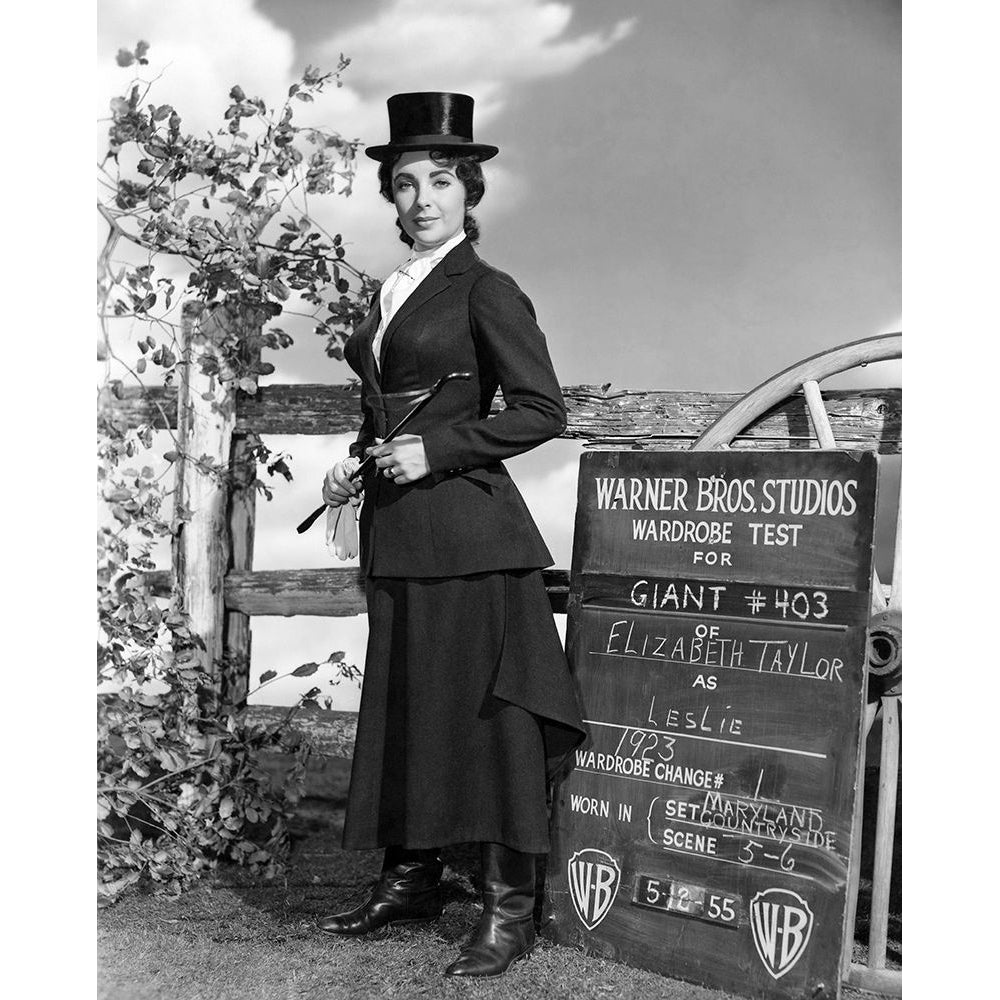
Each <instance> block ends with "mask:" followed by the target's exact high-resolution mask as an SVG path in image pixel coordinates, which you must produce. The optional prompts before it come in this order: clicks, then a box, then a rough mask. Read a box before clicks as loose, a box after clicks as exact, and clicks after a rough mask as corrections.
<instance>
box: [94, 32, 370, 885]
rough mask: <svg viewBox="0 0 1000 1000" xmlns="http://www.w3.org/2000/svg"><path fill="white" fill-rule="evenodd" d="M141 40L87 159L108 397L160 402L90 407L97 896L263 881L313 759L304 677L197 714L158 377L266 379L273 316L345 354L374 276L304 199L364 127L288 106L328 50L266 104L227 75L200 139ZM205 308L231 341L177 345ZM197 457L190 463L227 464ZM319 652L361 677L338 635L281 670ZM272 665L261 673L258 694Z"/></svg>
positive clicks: (336, 181) (263, 454) (313, 698)
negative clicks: (173, 584) (193, 369)
mask: <svg viewBox="0 0 1000 1000" xmlns="http://www.w3.org/2000/svg"><path fill="white" fill-rule="evenodd" d="M148 51H149V46H148V44H147V43H146V42H139V43H138V44H137V45H136V46H135V48H134V49H131V50H128V49H121V50H120V51H119V52H118V55H117V62H118V65H119V66H120V67H121V68H122V70H123V72H127V73H128V74H129V75H130V77H131V78H130V79H129V80H128V82H127V84H126V85H125V86H124V88H123V93H122V95H119V96H115V97H113V98H112V99H111V101H110V117H109V118H108V119H107V123H108V131H107V153H106V155H105V157H104V159H103V161H102V162H101V163H100V164H99V165H98V181H99V186H100V192H101V194H100V196H99V199H98V205H97V209H98V212H99V213H100V215H101V216H102V217H103V219H104V221H105V222H106V224H107V226H108V237H107V241H106V243H105V246H104V249H103V251H102V253H101V255H100V258H99V261H98V316H99V320H100V335H99V338H98V359H99V360H101V361H103V362H104V382H103V384H102V386H101V397H100V398H102V399H106V398H107V397H108V395H111V396H114V395H116V394H119V395H120V394H121V388H122V385H123V384H128V383H132V384H134V385H137V386H140V387H141V389H142V391H143V392H144V393H146V394H148V396H149V398H150V400H152V402H153V409H154V410H156V409H157V408H159V410H160V417H162V419H159V420H156V419H154V420H151V421H149V422H146V423H142V424H139V425H138V426H129V424H128V422H127V421H125V420H123V419H118V418H116V417H115V415H114V408H113V407H106V406H99V415H98V442H97V457H98V466H97V478H98V485H99V490H100V494H101V498H102V500H103V504H104V510H105V511H106V517H105V519H104V523H103V524H101V525H100V527H99V530H98V594H97V608H98V651H97V681H98V701H97V709H98V731H97V736H98V754H97V759H98V778H97V812H98V824H97V834H98V880H99V881H98V892H99V897H100V899H101V900H102V901H105V902H109V901H113V900H114V899H116V898H117V897H118V896H119V895H120V894H121V893H122V891H124V890H125V889H126V888H127V887H128V886H130V885H133V884H136V883H143V884H145V885H148V886H149V887H150V888H152V889H153V890H154V891H166V892H173V893H176V892H180V891H181V890H182V889H183V888H184V887H185V886H187V885H188V884H190V882H191V881H192V880H193V879H196V878H197V877H199V875H201V874H202V873H203V872H204V871H206V870H208V869H211V868H213V867H215V866H216V865H217V864H218V863H219V862H220V861H223V860H228V861H233V862H237V863H240V864H243V865H247V866H249V868H250V869H251V871H253V872H256V873H260V874H261V875H264V876H269V875H272V874H274V873H275V872H276V871H278V870H279V868H280V866H281V864H282V860H283V857H284V855H285V853H286V850H287V839H288V838H287V820H288V818H289V815H290V811H291V809H292V808H293V807H294V805H295V803H296V801H297V798H298V795H299V794H300V788H301V779H302V777H303V775H304V769H305V763H306V760H307V757H308V754H309V747H308V745H307V744H305V743H304V742H302V741H301V740H299V739H298V738H297V737H296V736H295V735H294V734H293V733H292V732H291V731H290V727H289V726H288V724H287V723H288V722H290V721H291V719H292V717H293V716H294V713H295V711H296V710H297V709H298V707H299V706H301V705H302V704H307V703H311V704H318V703H319V701H320V700H321V696H322V695H323V691H322V689H321V688H320V687H312V688H310V689H309V690H308V691H306V692H304V693H303V694H302V696H301V698H300V699H299V703H298V705H296V706H293V707H292V708H291V709H290V710H289V712H288V714H287V716H286V718H285V720H284V721H283V722H282V723H280V724H277V725H271V726H266V727H265V726H254V725H251V724H250V723H249V722H248V721H247V719H246V712H245V710H244V709H245V701H244V702H243V703H241V704H240V705H236V706H232V707H231V708H230V709H229V710H228V711H226V712H223V713H220V712H207V711H206V708H205V706H206V705H216V704H217V698H216V696H217V694H218V690H217V684H218V677H219V676H220V673H221V672H222V668H223V667H224V665H222V664H214V665H212V666H213V667H214V668H215V669H212V670H208V669H206V668H205V667H204V666H203V665H202V664H201V663H200V661H199V659H198V657H196V656H190V655H187V654H189V653H190V652H192V651H194V650H199V649H203V643H201V640H200V639H199V637H198V636H197V635H196V634H194V633H193V632H192V630H191V628H190V623H189V621H188V618H187V616H186V614H185V610H184V607H183V604H182V601H181V599H180V596H179V595H178V593H177V591H176V589H173V590H172V591H171V593H170V595H169V596H164V595H162V594H160V593H158V592H157V591H156V590H155V588H154V586H153V585H152V583H151V582H150V576H149V574H151V573H152V572H153V571H154V570H156V568H157V566H156V555H157V553H158V552H160V553H161V554H162V551H163V550H164V548H166V547H167V545H168V543H169V541H170V539H171V538H172V537H173V536H174V535H175V534H176V533H177V531H178V529H179V527H180V526H181V525H183V523H184V522H185V520H186V519H188V518H189V517H190V512H189V511H186V510H184V509H183V507H182V505H180V504H175V503H174V502H173V487H174V484H173V475H172V471H173V463H175V462H176V461H177V459H178V458H179V457H180V448H181V445H180V443H179V442H178V440H177V438H176V436H174V435H173V434H172V432H170V431H166V433H170V434H171V437H172V444H171V445H170V446H169V447H168V448H167V449H166V450H164V451H163V452H162V459H160V460H156V461H153V460H151V459H150V458H149V455H150V454H151V452H152V450H153V449H154V448H155V447H157V446H158V444H159V445H162V437H161V436H160V435H161V434H162V433H163V432H164V428H167V427H168V426H169V423H170V421H169V420H168V419H167V414H165V413H163V411H162V402H157V400H160V399H161V398H162V397H160V396H157V395H156V393H155V392H154V391H153V390H154V388H155V387H156V386H170V385H171V384H172V383H174V382H175V381H176V380H179V378H180V377H181V375H182V371H183V366H184V364H186V363H195V364H198V365H199V367H200V368H201V371H202V372H203V373H204V374H205V375H207V376H211V377H212V378H213V379H215V380H217V381H218V382H219V383H221V384H223V385H226V386H227V387H228V388H230V389H232V390H233V391H234V392H243V393H248V394H253V393H255V392H256V391H257V378H258V376H261V375H269V374H271V373H272V372H273V371H274V370H275V367H274V364H273V363H271V362H269V361H267V360H264V356H265V355H264V352H265V351H271V352H275V351H280V350H282V349H284V348H287V347H288V346H289V345H290V344H291V343H292V338H291V336H289V334H288V333H287V332H286V331H285V330H284V329H283V328H282V327H281V326H279V325H278V322H279V321H280V319H281V317H282V316H288V315H298V316H306V317H308V320H309V321H310V323H311V325H312V329H313V332H314V333H315V335H317V336H319V337H320V338H322V340H323V343H324V348H325V351H326V353H327V355H328V356H330V357H332V358H336V359H340V358H342V357H343V354H342V346H343V342H344V340H345V339H346V336H347V334H348V332H349V330H350V329H351V327H352V326H353V324H354V322H355V321H356V320H357V319H358V318H359V317H360V316H361V315H362V314H363V312H364V308H365V305H364V304H365V303H366V302H367V300H368V298H369V296H370V295H371V293H372V291H373V290H374V288H375V284H374V282H373V281H372V280H371V278H369V277H368V276H367V275H366V274H364V273H363V272H362V271H361V270H359V269H358V268H356V267H355V266H353V265H352V264H351V263H350V260H349V258H348V254H347V250H346V248H345V245H344V240H343V237H342V236H341V234H339V233H336V234H331V233H328V232H327V231H326V230H325V229H324V228H323V227H322V226H320V225H319V224H318V223H317V222H316V220H315V219H314V218H313V217H312V216H311V215H310V212H309V199H310V198H318V197H329V196H347V195H349V194H350V192H351V185H352V182H353V178H354V170H355V160H356V155H357V151H358V147H359V145H360V143H359V141H358V140H347V139H344V138H343V137H341V136H340V135H338V134H337V133H335V132H332V131H330V130H325V129H319V128H314V127H309V126H304V125H300V124H298V123H296V121H295V109H296V108H297V107H299V106H301V105H302V104H304V103H310V102H314V101H316V100H317V99H318V98H320V97H321V96H322V94H323V92H324V89H325V88H327V87H330V86H337V87H339V86H341V74H342V73H343V72H344V70H345V69H346V68H347V66H348V63H349V60H347V59H345V58H343V57H341V59H340V62H339V65H338V66H337V68H336V69H335V70H334V71H332V72H321V71H320V70H317V69H314V68H313V67H308V68H307V69H306V70H305V72H304V74H303V75H302V77H301V79H300V80H299V81H297V82H296V83H294V84H292V86H291V87H290V88H289V90H288V93H287V95H286V96H285V98H284V100H283V101H282V102H281V103H280V105H278V106H276V107H269V106H268V105H267V104H266V103H265V101H264V100H262V99H261V98H259V97H255V96H250V95H248V94H247V93H245V92H244V90H243V89H242V88H241V87H240V86H238V85H237V86H234V87H232V89H231V90H230V91H229V94H228V103H227V104H225V106H224V107H223V108H222V109H221V121H220V126H219V128H218V129H217V130H216V131H215V132H214V134H210V135H204V134H203V135H194V134H192V133H190V132H186V131H185V130H184V128H183V119H182V117H181V112H180V110H178V109H177V108H175V107H174V106H173V105H172V104H170V103H165V102H158V101H156V100H154V99H153V89H154V83H156V81H147V80H145V79H143V78H142V76H141V74H142V73H143V71H144V68H145V67H147V66H148V65H149V60H148V58H147V55H148ZM209 317H212V318H213V319H214V320H215V321H216V325H217V326H218V327H221V328H222V329H224V330H225V336H224V337H221V338H220V337H217V338H215V341H214V345H215V350H214V352H211V353H210V352H197V353H196V354H192V355H191V358H192V359H193V360H190V361H186V360H185V357H184V352H183V350H182V345H181V331H182V326H183V323H184V322H185V321H187V322H188V323H195V324H200V323H203V322H204V321H206V320H207V319H208V318H209ZM221 321H224V322H221ZM123 325H125V326H126V327H127V330H128V333H129V335H128V337H127V338H123V337H122V336H121V335H120V332H119V331H120V330H121V329H122V326H123ZM123 339H127V349H125V348H123V347H122V346H121V344H122V341H123ZM116 376H117V377H116ZM123 380H124V381H123ZM247 445H248V449H247V455H248V462H249V463H250V467H251V469H252V476H251V485H252V487H253V489H254V490H255V491H256V492H259V493H260V494H261V495H263V496H264V497H265V498H267V499H270V498H271V496H272V493H273V489H274V485H273V484H274V481H275V477H280V478H283V479H285V480H290V479H291V476H292V473H291V469H290V467H289V464H288V456H286V455H283V454H274V453H272V452H271V451H270V449H269V448H268V447H267V446H266V444H265V442H264V441H263V440H262V439H261V437H260V436H259V435H255V434H249V435H247ZM188 458H189V459H190V460H191V461H193V462H195V463H196V464H197V467H198V469H199V471H201V472H207V473H209V474H212V475H216V476H219V477H221V478H223V479H227V477H229V476H230V475H231V472H230V470H229V469H228V468H225V467H218V468H212V467H208V466H206V463H205V462H204V461H202V459H201V457H199V456H188ZM164 461H165V463H166V465H165V468H161V469H159V470H157V468H156V466H157V465H163V463H164ZM227 481H228V480H227ZM321 668H327V671H328V672H330V673H332V674H333V676H332V678H331V679H330V680H329V683H339V682H340V681H342V680H348V681H356V680H357V677H358V675H359V672H358V670H357V668H356V667H354V666H353V665H351V664H348V663H346V662H345V659H344V655H343V653H341V652H334V653H331V654H330V655H329V657H327V659H326V660H325V661H324V662H323V663H322V664H320V663H306V664H302V665H301V666H299V667H297V668H296V669H295V670H292V671H290V672H289V673H290V674H291V675H292V676H295V677H302V678H306V677H311V676H313V675H314V674H316V673H317V672H318V671H320V669H321ZM277 679H278V677H277V675H276V673H275V672H274V671H265V672H264V673H263V674H262V675H261V676H260V678H258V686H257V688H255V689H254V691H255V690H259V688H260V687H261V686H263V685H267V684H271V683H273V682H274V681H275V680H277ZM254 691H251V692H250V694H252V693H254ZM324 700H325V702H326V704H327V707H329V704H330V701H329V698H326V699H324ZM267 751H281V752H283V753H285V754H289V755H291V759H292V761H293V766H292V767H291V769H290V771H289V773H288V778H287V780H286V781H285V782H284V784H278V785H277V786H276V785H275V784H274V783H273V782H272V780H271V778H270V777H269V776H268V774H267V773H266V772H265V770H264V768H263V766H262V763H261V759H262V754H263V753H265V752H267Z"/></svg>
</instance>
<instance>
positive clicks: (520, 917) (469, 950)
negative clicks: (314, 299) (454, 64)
mask: <svg viewBox="0 0 1000 1000" xmlns="http://www.w3.org/2000/svg"><path fill="white" fill-rule="evenodd" d="M388 106H389V122H390V141H389V142H388V143H387V144H385V145H382V146H375V147H370V148H369V149H368V150H367V152H368V155H369V156H371V157H372V158H374V159H376V160H379V161H380V167H379V181H380V186H381V192H382V194H383V196H384V197H386V199H388V200H390V201H392V202H393V203H394V204H395V206H396V211H397V213H398V222H397V225H398V226H399V227H400V230H401V234H400V238H401V239H402V240H403V241H404V242H406V243H407V244H409V245H410V246H411V247H412V249H413V252H412V253H411V255H410V258H409V259H408V260H407V261H406V262H405V263H404V264H403V265H402V266H401V267H400V268H398V269H397V270H396V271H395V272H394V273H393V274H392V275H390V276H389V278H387V279H386V281H385V282H384V283H383V285H382V287H381V289H380V292H379V294H378V295H377V296H375V298H374V299H373V302H372V307H371V311H370V312H369V314H368V316H367V317H366V319H365V320H364V321H363V322H362V323H361V324H360V325H359V326H358V328H357V329H356V330H355V332H354V334H353V335H352V336H351V337H350V339H349V340H348V342H347V345H346V347H345V350H344V356H345V358H346V359H347V361H348V363H349V364H350V366H351V367H352V368H353V369H354V371H355V372H357V374H358V376H359V377H360V379H361V385H362V393H361V400H362V410H363V415H364V420H363V423H362V427H361V431H360V433H359V435H358V439H357V441H356V442H355V443H354V445H353V446H352V447H351V449H350V457H349V458H347V459H345V460H344V461H341V462H338V463H337V464H336V465H335V466H334V467H333V469H331V470H330V471H329V472H328V473H327V475H326V480H325V482H324V486H323V499H324V501H325V502H326V503H327V504H328V505H331V506H336V505H342V504H344V503H347V502H351V501H353V502H355V503H356V502H357V499H358V495H359V491H358V488H357V486H356V485H355V484H354V483H352V482H351V480H350V478H349V475H350V472H351V471H353V469H354V468H356V467H357V463H358V461H359V460H360V458H361V457H362V456H364V455H373V456H375V459H376V469H375V470H373V472H372V473H371V474H370V475H367V476H366V477H365V481H364V484H363V488H364V503H363V505H362V508H361V518H360V536H361V538H360V540H361V563H362V567H363V569H364V572H365V575H366V593H367V600H368V615H369V640H368V650H367V654H366V664H365V680H364V688H363V692H362V697H361V708H360V712H359V716H358V733H357V740H356V744H355V751H354V763H353V768H352V773H351V786H350V792H349V795H348V804H347V816H346V820H345V825H344V846H345V847H347V848H354V849H363V848H374V847H383V848H385V859H384V862H383V869H382V874H381V876H380V878H379V881H378V884H377V885H376V887H375V890H374V892H373V894H372V896H371V897H370V898H369V899H368V900H367V901H365V902H364V903H362V904H361V905H360V906H358V907H356V908H355V909H354V910H351V911H349V912H347V913H341V914H335V915H333V916H330V917H327V918H324V919H323V920H322V921H321V923H320V926H321V928H322V929H323V930H324V931H327V932H328V933H332V934H364V933H367V932H369V931H373V930H376V929H377V928H379V927H383V926H385V925H386V924H389V923H394V922H402V921H410V920H423V919H433V918H435V917H437V916H439V915H440V913H441V909H442V902H441V892H440V885H439V883H440V878H441V872H442V864H441V861H440V858H439V852H440V848H441V847H443V846H444V845H446V844H454V843H465V842H470V841H472V842H478V843H480V844H481V845H482V847H481V853H482V866H483V869H482V881H483V916H482V919H481V921H480V923H479V926H478V928H477V930H476V932H475V934H474V935H473V937H472V938H471V940H470V941H469V942H468V944H466V946H465V947H464V948H463V949H462V951H461V953H460V955H459V957H458V958H457V960H456V961H454V962H453V963H452V964H451V965H450V966H449V967H448V968H447V969H446V975H453V976H493V975H500V974H502V973H503V972H504V971H506V969H507V967H508V966H509V965H510V964H511V962H513V961H514V960H515V959H517V958H521V957H523V956H525V955H527V954H528V953H529V952H530V950H531V947H532V945H533V943H534V935H535V929H534V921H533V910H534V896H535V855H537V854H542V853H545V852H547V850H548V821H547V810H546V774H547V770H548V771H549V773H551V772H552V771H553V770H554V769H555V768H556V767H557V766H558V764H559V763H561V761H562V760H563V759H564V758H565V757H566V755H567V754H568V753H569V752H570V751H571V750H572V749H573V747H575V746H576V745H578V743H579V742H580V741H581V740H582V739H583V737H584V735H585V733H584V729H583V722H582V720H581V718H580V713H579V708H578V704H577V699H576V694H575V689H574V686H573V682H572V678H571V677H570V674H569V668H568V665H567V663H566V658H565V656H564V654H563V650H562V646H561V644H560V641H559V637H558V633H557V632H556V629H555V624H554V622H553V619H552V612H551V608H550V605H549V602H548V598H547V595H546V592H545V588H544V585H543V583H542V577H541V568H542V567H545V566H550V565H551V564H552V557H551V556H550V554H549V551H548V549H547V548H546V546H545V543H544V542H543V540H542V538H541V535H540V534H539V532H538V529H537V528H536V526H535V524H534V522H533V521H532V519H531V515H530V514H529V513H528V510H527V508H526V506H525V504H524V501H523V500H522V498H521V495H520V493H519V492H518V490H517V488H516V487H515V485H514V483H513V482H512V480H511V479H510V477H509V475H508V474H507V471H506V469H505V468H504V466H503V465H502V464H501V463H502V460H503V459H505V458H509V457H510V456H512V455H517V454H519V453H521V452H524V451H527V450H528V449H530V448H534V447H535V446H537V445H539V444H541V443H542V442H543V441H546V440H548V439H550V438H552V437H555V436H557V435H558V434H559V433H560V432H561V431H562V430H563V429H564V427H565V426H566V411H565V407H564V405H563V400H562V394H561V392H560V389H559V383H558V381H557V379H556V377H555V374H554V373H553V371H552V365H551V362H550V360H549V355H548V351H547V349H546V346H545V339H544V337H543V335H542V333H541V331H540V330H539V329H538V326H537V324H536V323H535V315H534V310H533V308H532V306H531V303H530V301H529V300H528V298H527V297H526V296H525V295H524V293H523V292H522V291H521V290H520V289H519V288H518V286H517V285H516V284H515V283H514V281H513V280H512V279H511V278H510V277H508V276H507V275H506V274H503V273H502V272H500V271H498V270H496V269H495V268H492V267H490V266H489V265H488V264H486V263H484V262H483V261H482V260H481V259H480V258H479V257H478V256H477V254H476V252H475V251H474V250H473V248H472V242H473V241H474V240H476V239H477V238H478V227H477V225H476V222H475V220H474V219H473V218H472V216H471V215H469V209H470V208H473V207H474V206H475V205H476V204H478V202H479V200H480V198H481V197H482V195H483V191H484V182H483V176H482V169H481V167H480V162H481V161H482V160H485V159H488V158H489V157H491V156H493V155H495V154H496V152H497V148H496V147H495V146H488V145H484V144H482V143H476V142H473V139H472V106H473V101H472V98H471V97H467V96H466V95H464V94H446V93H418V94H397V95H395V96H394V97H391V98H390V99H389V101H388ZM455 371H465V372H468V373H470V375H471V378H469V379H468V380H466V381H451V382H448V383H446V385H445V386H444V388H443V389H442V390H441V392H440V393H439V394H438V395H437V396H435V397H434V399H433V400H432V401H431V402H430V403H429V404H428V405H427V406H426V408H425V409H424V410H423V411H422V412H421V413H420V414H419V416H417V417H416V418H415V419H414V421H413V423H412V425H410V428H408V430H410V431H411V432H410V433H407V434H404V435H401V436H400V437H398V438H396V439H394V440H393V441H391V442H388V443H380V442H381V439H382V438H383V437H384V436H385V434H386V429H387V428H390V427H392V426H394V425H395V424H396V422H397V421H398V419H399V418H400V416H402V415H403V414H404V413H406V412H407V411H408V410H409V409H410V408H411V407H412V406H413V404H414V402H415V401H416V400H418V399H419V398H420V397H421V391H422V390H424V389H426V387H428V386H430V385H432V384H433V383H435V382H436V381H437V380H438V379H439V378H441V376H443V375H446V374H449V373H451V372H455ZM498 386H499V387H500V388H501V389H502V391H503V395H504V399H505V403H506V408H505V409H504V410H503V412H502V413H500V414H498V415H497V416H495V417H489V412H490V407H491V403H492V400H493V398H494V394H495V393H496V390H497V387H498ZM547 765H548V768H547Z"/></svg>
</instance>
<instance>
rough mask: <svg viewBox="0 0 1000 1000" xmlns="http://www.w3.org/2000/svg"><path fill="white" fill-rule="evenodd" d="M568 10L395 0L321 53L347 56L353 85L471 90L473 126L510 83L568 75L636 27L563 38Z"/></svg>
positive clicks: (625, 23)
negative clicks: (474, 121)
mask: <svg viewBox="0 0 1000 1000" xmlns="http://www.w3.org/2000/svg"><path fill="white" fill-rule="evenodd" d="M572 13H573V10H572V7H571V6H570V5H569V4H568V3H551V2H548V3H547V2H539V0H506V2H504V3H497V2H496V0H438V2H436V3H433V4H428V3H426V0H394V2H392V3H390V4H389V5H388V6H386V7H385V8H384V9H383V10H382V11H380V12H379V14H378V15H377V16H376V17H375V18H374V19H373V20H371V21H368V22H366V23H364V24H360V25H355V26H353V27H351V28H349V29H348V30H347V31H344V32H339V33H337V34H336V35H334V36H332V37H331V38H330V39H329V41H327V42H326V43H325V44H324V46H323V47H322V48H321V51H324V52H325V53H326V54H327V55H328V57H329V58H335V57H336V56H337V55H338V54H339V53H341V52H343V53H345V54H346V55H349V56H350V57H351V59H352V60H353V64H352V67H351V74H352V80H353V81H354V82H356V83H357V84H360V85H362V86H364V87H367V88H380V89H388V90H389V92H390V93H391V92H402V91H406V90H450V91H459V92H464V93H470V94H472V95H473V96H474V97H475V98H476V101H477V105H476V116H477V118H476V120H477V123H488V122H489V121H490V120H491V119H492V118H493V117H495V115H496V114H498V113H499V111H500V110H501V109H502V107H503V104H504V102H505V100H506V97H507V95H508V92H509V87H510V86H511V85H512V84H517V83H523V82H526V81H529V80H535V79H539V78H543V77H547V76H558V75H561V74H564V73H569V72H571V71H573V70H575V69H577V68H578V67H579V66H580V65H582V63H584V62H585V61H586V60H587V59H591V58H593V57H594V56H597V55H600V54H601V53H602V52H605V51H607V50H608V49H609V48H610V47H611V46H612V45H614V44H615V43H616V42H618V41H620V40H621V39H622V38H624V37H625V36H626V35H628V33H629V32H630V31H631V30H632V27H633V24H634V20H633V19H627V20H621V21H618V22H617V23H616V24H615V25H614V26H613V27H612V28H610V29H608V30H606V31H595V32H587V33H585V34H581V35H578V36H576V37H573V38H567V37H564V34H565V32H566V29H567V28H568V26H569V22H570V19H571V18H572ZM385 96H388V95H385Z"/></svg>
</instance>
